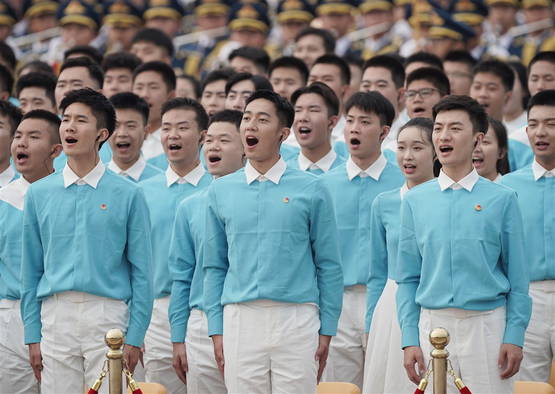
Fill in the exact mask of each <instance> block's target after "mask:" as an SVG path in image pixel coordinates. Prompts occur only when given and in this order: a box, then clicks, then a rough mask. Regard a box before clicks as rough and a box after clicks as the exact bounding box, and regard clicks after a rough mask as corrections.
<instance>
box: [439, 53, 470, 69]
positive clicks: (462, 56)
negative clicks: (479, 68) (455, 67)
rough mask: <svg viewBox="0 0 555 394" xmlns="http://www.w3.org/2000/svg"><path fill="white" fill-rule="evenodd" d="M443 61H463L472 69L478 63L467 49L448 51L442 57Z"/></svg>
mask: <svg viewBox="0 0 555 394" xmlns="http://www.w3.org/2000/svg"><path fill="white" fill-rule="evenodd" d="M443 62H444V63H445V62H455V63H463V64H466V65H467V66H468V68H470V69H472V68H474V66H475V65H476V63H478V61H477V60H476V59H474V56H472V55H471V54H470V52H468V51H461V50H457V51H450V52H448V53H447V55H446V56H445V59H443Z"/></svg>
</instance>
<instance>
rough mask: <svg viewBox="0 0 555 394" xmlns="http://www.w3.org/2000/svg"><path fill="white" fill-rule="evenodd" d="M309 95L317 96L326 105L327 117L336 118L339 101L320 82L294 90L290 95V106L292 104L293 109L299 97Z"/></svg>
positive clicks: (329, 89)
mask: <svg viewBox="0 0 555 394" xmlns="http://www.w3.org/2000/svg"><path fill="white" fill-rule="evenodd" d="M310 93H312V94H317V95H318V96H320V97H322V99H323V100H324V102H325V103H326V108H327V110H328V117H329V116H337V115H338V114H339V99H338V98H337V95H336V94H335V92H334V91H333V90H332V89H331V88H330V87H329V86H328V85H326V84H325V83H322V82H313V83H311V84H310V85H308V86H305V87H302V88H300V89H297V90H295V91H294V92H293V94H292V95H291V104H293V107H294V106H295V104H296V103H297V100H298V99H299V97H301V96H302V95H303V94H310Z"/></svg>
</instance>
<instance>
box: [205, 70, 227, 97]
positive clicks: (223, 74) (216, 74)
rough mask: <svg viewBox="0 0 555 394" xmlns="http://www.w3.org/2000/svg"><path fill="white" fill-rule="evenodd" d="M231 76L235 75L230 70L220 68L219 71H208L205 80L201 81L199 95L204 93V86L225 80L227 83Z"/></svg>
mask: <svg viewBox="0 0 555 394" xmlns="http://www.w3.org/2000/svg"><path fill="white" fill-rule="evenodd" d="M232 75H235V71H234V70H233V69H232V68H222V69H219V70H214V71H210V72H209V73H208V74H207V75H206V78H204V80H203V81H202V86H201V94H202V92H204V89H206V85H209V84H211V83H212V82H216V81H221V80H225V81H226V82H227V81H228V80H229V78H231V76H232Z"/></svg>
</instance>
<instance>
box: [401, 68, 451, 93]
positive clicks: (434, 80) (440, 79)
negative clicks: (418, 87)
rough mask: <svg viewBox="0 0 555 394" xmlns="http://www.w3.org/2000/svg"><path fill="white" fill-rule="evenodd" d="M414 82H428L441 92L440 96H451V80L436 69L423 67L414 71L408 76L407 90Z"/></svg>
mask: <svg viewBox="0 0 555 394" xmlns="http://www.w3.org/2000/svg"><path fill="white" fill-rule="evenodd" d="M414 81H426V82H429V83H431V84H432V85H434V87H435V88H436V89H437V90H439V95H440V96H446V95H448V94H451V88H450V85H449V79H448V78H447V76H446V75H445V73H444V72H443V71H441V70H438V69H437V68H435V67H422V68H418V69H416V70H414V71H413V72H411V73H410V74H409V75H408V76H407V89H408V87H409V85H410V84H411V83H412V82H414Z"/></svg>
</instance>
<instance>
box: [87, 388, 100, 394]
mask: <svg viewBox="0 0 555 394" xmlns="http://www.w3.org/2000/svg"><path fill="white" fill-rule="evenodd" d="M87 394H98V391H96V390H95V389H89V391H87Z"/></svg>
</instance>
